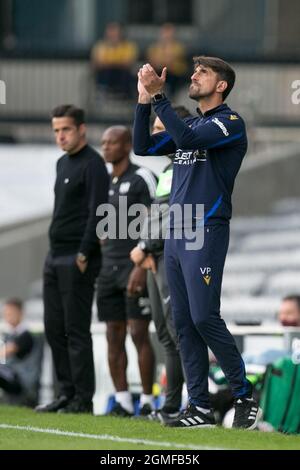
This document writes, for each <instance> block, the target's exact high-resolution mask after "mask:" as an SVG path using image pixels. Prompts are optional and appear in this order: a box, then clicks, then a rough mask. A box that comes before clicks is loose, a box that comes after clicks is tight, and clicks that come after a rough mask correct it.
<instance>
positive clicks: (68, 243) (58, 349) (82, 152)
mask: <svg viewBox="0 0 300 470" xmlns="http://www.w3.org/2000/svg"><path fill="white" fill-rule="evenodd" d="M52 127H53V130H54V134H55V138H56V143H57V145H58V146H59V147H60V148H61V149H62V150H64V151H65V152H66V153H65V154H64V155H63V156H62V157H61V158H60V159H59V160H58V163H57V178H56V183H55V205H54V213H53V218H52V222H51V225H50V230H49V237H50V252H49V254H48V256H47V258H46V262H45V268H44V306H45V331H46V336H47V339H48V342H49V345H50V347H51V350H52V354H53V360H54V366H55V371H56V376H57V381H58V397H57V399H56V400H54V402H52V403H50V404H48V405H45V406H39V407H38V408H37V411H45V412H56V411H58V410H60V412H65V413H82V412H92V410H93V406H92V398H93V394H94V389H95V378H94V362H93V351H92V338H91V334H90V324H91V307H92V301H93V294H94V283H95V279H96V277H97V275H98V273H99V269H100V248H99V240H98V238H97V235H96V222H97V220H96V209H97V207H98V206H99V205H100V204H102V203H105V202H107V196H108V185H109V178H108V174H107V171H106V167H105V163H104V161H103V160H102V158H101V157H100V155H99V154H98V153H97V152H96V151H95V150H94V149H93V148H92V147H90V146H89V145H88V144H87V140H86V126H85V120H84V112H83V111H82V110H81V109H78V108H76V107H74V106H71V105H64V106H59V107H57V108H55V109H54V111H53V113H52Z"/></svg>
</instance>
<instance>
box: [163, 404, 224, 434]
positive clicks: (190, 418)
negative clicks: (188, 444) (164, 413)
mask: <svg viewBox="0 0 300 470" xmlns="http://www.w3.org/2000/svg"><path fill="white" fill-rule="evenodd" d="M165 424H166V426H170V427H173V428H185V429H195V428H214V427H215V425H216V421H215V417H214V414H213V412H212V411H210V412H209V413H202V411H199V410H198V409H197V407H196V406H195V405H189V406H188V407H187V409H186V410H184V411H183V412H182V413H180V414H179V416H178V417H177V418H175V419H173V420H171V421H168V422H166V423H165Z"/></svg>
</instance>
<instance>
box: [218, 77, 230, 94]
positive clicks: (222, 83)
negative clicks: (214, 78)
mask: <svg viewBox="0 0 300 470" xmlns="http://www.w3.org/2000/svg"><path fill="white" fill-rule="evenodd" d="M227 87H228V83H227V82H226V81H225V80H220V81H219V82H218V84H217V92H218V93H224V91H225V90H226V88H227Z"/></svg>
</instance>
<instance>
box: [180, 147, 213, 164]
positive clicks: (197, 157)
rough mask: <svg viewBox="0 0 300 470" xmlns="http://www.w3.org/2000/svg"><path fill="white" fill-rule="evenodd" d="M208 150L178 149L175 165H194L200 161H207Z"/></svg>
mask: <svg viewBox="0 0 300 470" xmlns="http://www.w3.org/2000/svg"><path fill="white" fill-rule="evenodd" d="M206 159H207V152H206V150H190V151H184V150H181V149H178V150H177V152H176V154H175V158H174V161H173V163H174V165H194V164H195V163H198V162H206Z"/></svg>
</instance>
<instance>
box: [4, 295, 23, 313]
mask: <svg viewBox="0 0 300 470" xmlns="http://www.w3.org/2000/svg"><path fill="white" fill-rule="evenodd" d="M4 305H12V306H13V307H16V308H18V309H19V310H20V311H22V310H23V302H22V300H21V299H19V298H18V297H11V298H10V299H7V300H6V301H5V303H4Z"/></svg>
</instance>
